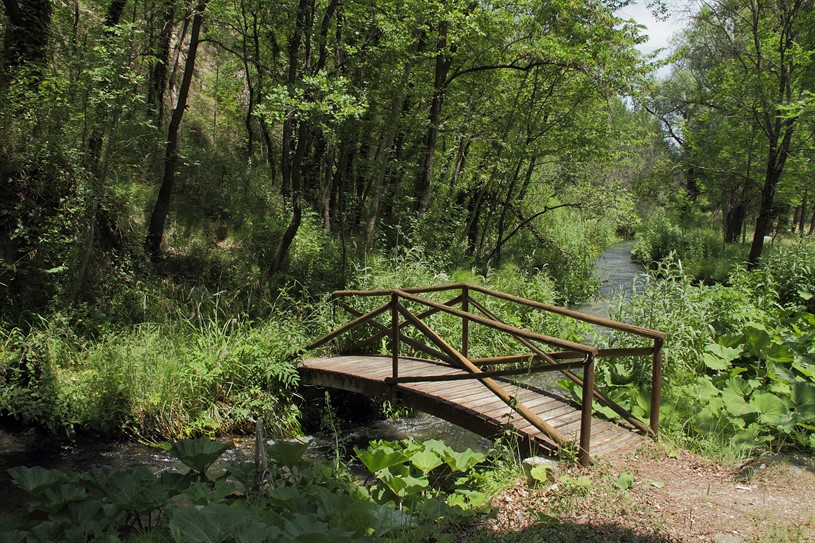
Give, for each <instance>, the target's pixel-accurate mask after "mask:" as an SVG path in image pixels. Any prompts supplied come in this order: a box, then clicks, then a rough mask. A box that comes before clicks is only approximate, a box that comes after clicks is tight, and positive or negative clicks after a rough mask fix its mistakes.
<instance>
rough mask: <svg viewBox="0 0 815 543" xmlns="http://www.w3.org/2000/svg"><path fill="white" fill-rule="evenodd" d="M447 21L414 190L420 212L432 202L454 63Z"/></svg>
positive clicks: (439, 46)
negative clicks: (434, 178)
mask: <svg viewBox="0 0 815 543" xmlns="http://www.w3.org/2000/svg"><path fill="white" fill-rule="evenodd" d="M447 27H448V25H447V22H446V21H444V22H442V23H441V24H440V25H439V38H438V40H437V41H436V69H435V76H434V80H433V100H432V102H431V103H430V114H429V115H428V121H429V123H428V127H427V133H426V134H425V138H424V145H423V148H424V149H423V151H424V152H423V155H422V162H421V166H420V167H419V175H418V177H417V178H416V186H415V189H414V191H413V196H414V198H415V208H416V211H418V212H419V213H422V214H423V213H424V212H426V211H427V207H428V205H429V204H430V188H431V182H432V180H433V162H434V161H435V159H436V143H437V140H438V137H439V127H440V125H441V111H442V105H443V102H444V89H445V85H446V81H447V74H448V73H449V71H450V66H451V65H452V63H453V60H452V58H450V56H449V55H448V54H447V51H446V49H447Z"/></svg>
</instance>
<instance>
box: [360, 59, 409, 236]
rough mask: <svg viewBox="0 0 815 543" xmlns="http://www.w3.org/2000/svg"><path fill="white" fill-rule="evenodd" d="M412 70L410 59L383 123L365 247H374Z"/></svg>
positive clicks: (369, 207)
mask: <svg viewBox="0 0 815 543" xmlns="http://www.w3.org/2000/svg"><path fill="white" fill-rule="evenodd" d="M411 70H412V63H411V61H410V60H408V61H407V62H405V66H404V69H403V71H402V80H401V82H400V84H399V87H398V88H399V90H397V91H396V92H395V93H394V95H393V97H392V98H391V107H390V110H389V111H388V117H387V119H386V121H385V124H384V125H383V131H384V134H383V136H382V138H381V141H380V145H379V149H378V151H377V158H376V173H375V174H374V181H373V187H372V188H371V201H370V203H369V206H368V213H367V215H368V217H367V221H366V226H365V247H366V248H367V249H370V248H371V247H373V242H374V232H375V231H376V222H377V221H378V220H379V211H380V209H381V204H382V189H383V187H384V184H385V177H386V175H387V173H388V165H389V164H390V159H391V156H392V153H393V144H394V141H396V133H397V129H398V126H399V113H400V111H401V110H402V104H403V102H404V100H405V93H404V89H406V88H407V84H408V81H409V80H410V72H411Z"/></svg>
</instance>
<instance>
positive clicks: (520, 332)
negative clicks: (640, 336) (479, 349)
mask: <svg viewBox="0 0 815 543" xmlns="http://www.w3.org/2000/svg"><path fill="white" fill-rule="evenodd" d="M394 292H396V293H398V294H399V296H400V297H402V298H405V299H406V300H410V301H412V302H416V303H418V304H422V305H426V306H428V307H434V308H436V309H438V310H440V311H443V312H445V313H450V314H451V315H456V316H457V317H460V318H467V319H469V320H470V321H472V322H477V323H478V324H483V325H484V326H488V327H490V328H495V329H496V330H502V331H504V332H508V333H509V334H511V335H514V336H519V337H524V338H526V339H534V340H535V341H540V342H542V343H547V344H549V345H554V346H556V347H562V348H564V349H571V350H573V351H577V352H579V353H584V354H588V353H591V354H597V347H594V346H591V345H583V344H582V343H577V342H575V341H568V340H565V339H560V338H556V337H552V336H547V335H545V334H539V333H537V332H532V331H530V330H525V329H523V328H516V327H515V326H510V325H508V324H504V323H502V322H499V321H495V320H492V319H488V318H485V317H481V316H480V315H476V314H474V313H467V312H464V311H462V310H460V309H456V308H454V307H447V306H445V305H443V304H440V303H438V302H434V301H432V300H428V299H426V298H422V297H420V296H416V295H413V294H410V293H407V292H405V291H403V290H395V291H394ZM472 302H473V300H470V303H472Z"/></svg>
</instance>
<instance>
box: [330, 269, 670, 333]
mask: <svg viewBox="0 0 815 543" xmlns="http://www.w3.org/2000/svg"><path fill="white" fill-rule="evenodd" d="M464 288H466V289H469V290H474V291H476V292H480V293H482V294H486V295H488V296H492V297H494V298H500V299H502V300H506V301H508V302H514V303H517V304H520V305H525V306H527V307H532V308H535V309H540V310H542V311H547V312H549V313H555V314H557V315H562V316H564V317H571V318H573V319H577V320H579V321H583V322H588V323H589V324H596V325H598V326H602V327H604V328H611V329H613V330H619V331H621V332H628V333H631V334H634V335H638V336H643V337H647V338H651V339H657V338H659V339H662V340H664V339H665V338H666V337H667V334H665V332H662V331H659V330H652V329H650V328H643V327H641V326H635V325H633V324H628V323H625V322H620V321H615V320H612V319H605V318H603V317H596V316H594V315H589V314H587V313H581V312H580V311H575V310H573V309H566V308H564V307H558V306H556V305H552V304H545V303H543V302H537V301H535V300H529V299H527V298H521V297H520V296H513V295H512V294H507V293H505V292H500V291H497V290H492V289H490V288H487V287H482V286H481V285H476V284H473V283H449V284H446V285H434V286H429V287H405V288H400V289H377V290H338V291H335V292H333V293H332V296H336V297H343V296H390V294H391V293H392V292H393V290H400V291H402V292H407V293H410V294H422V293H425V292H442V291H445V290H460V289H464Z"/></svg>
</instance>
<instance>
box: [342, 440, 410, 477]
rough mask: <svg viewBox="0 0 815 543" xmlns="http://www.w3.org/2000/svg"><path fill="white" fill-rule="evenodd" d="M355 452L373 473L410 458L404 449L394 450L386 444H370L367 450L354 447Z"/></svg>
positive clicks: (402, 462)
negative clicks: (385, 445) (375, 445)
mask: <svg viewBox="0 0 815 543" xmlns="http://www.w3.org/2000/svg"><path fill="white" fill-rule="evenodd" d="M354 452H355V453H356V454H357V458H359V460H360V461H361V462H362V463H363V464H364V465H365V467H366V468H368V471H370V472H371V473H376V472H378V471H379V470H382V469H385V468H389V467H391V466H395V465H397V464H404V463H405V462H407V460H408V458H407V456H405V454H404V453H403V452H402V451H394V450H393V449H392V448H390V447H384V446H378V447H373V446H370V447H368V448H367V449H365V450H363V449H358V448H356V447H354Z"/></svg>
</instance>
